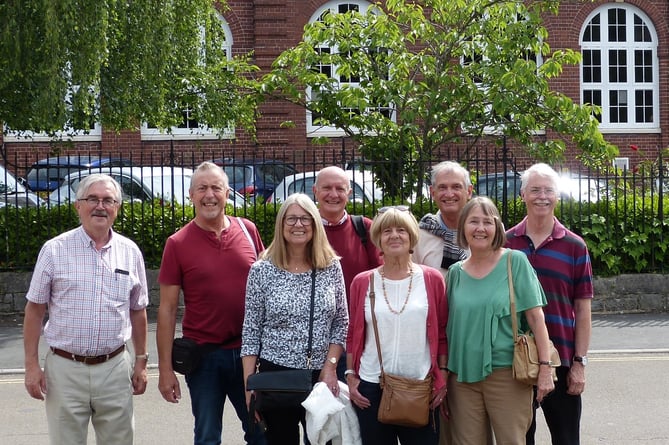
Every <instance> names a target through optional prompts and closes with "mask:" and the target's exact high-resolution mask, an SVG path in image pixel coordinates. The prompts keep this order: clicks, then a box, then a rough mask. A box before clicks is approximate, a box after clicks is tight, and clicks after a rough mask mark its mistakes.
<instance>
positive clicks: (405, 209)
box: [378, 205, 409, 215]
mask: <svg viewBox="0 0 669 445" xmlns="http://www.w3.org/2000/svg"><path fill="white" fill-rule="evenodd" d="M390 209H395V210H397V211H398V212H408V211H409V206H406V205H398V206H385V207H381V208H380V209H379V210H378V214H379V215H381V214H383V213H386V212H387V211H388V210H390Z"/></svg>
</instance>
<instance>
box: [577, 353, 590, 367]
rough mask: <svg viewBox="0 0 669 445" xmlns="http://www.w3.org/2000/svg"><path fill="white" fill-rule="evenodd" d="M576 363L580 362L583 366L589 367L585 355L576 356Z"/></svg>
mask: <svg viewBox="0 0 669 445" xmlns="http://www.w3.org/2000/svg"><path fill="white" fill-rule="evenodd" d="M574 361H575V362H579V363H580V364H582V365H583V366H587V365H588V357H586V356H585V355H575V356H574Z"/></svg>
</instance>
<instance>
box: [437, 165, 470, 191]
mask: <svg viewBox="0 0 669 445" xmlns="http://www.w3.org/2000/svg"><path fill="white" fill-rule="evenodd" d="M443 172H449V173H459V174H461V175H462V178H463V179H464V180H465V188H469V187H470V186H471V185H472V180H471V178H470V176H469V171H467V169H466V168H464V167H463V166H462V165H460V164H458V163H457V162H455V161H442V162H440V163H438V164H437V165H435V166H434V167H432V171H431V172H430V184H432V185H434V183H435V181H436V180H437V176H438V175H439V174H440V173H443Z"/></svg>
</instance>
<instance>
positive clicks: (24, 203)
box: [0, 165, 45, 207]
mask: <svg viewBox="0 0 669 445" xmlns="http://www.w3.org/2000/svg"><path fill="white" fill-rule="evenodd" d="M44 204H45V202H44V200H42V198H40V197H39V196H37V195H36V194H34V193H32V192H29V191H28V190H27V189H26V188H25V187H24V186H23V185H21V184H19V182H18V181H17V180H16V178H15V177H14V175H12V174H11V173H10V172H8V171H7V170H6V169H5V167H4V166H3V165H0V207H5V206H14V207H39V206H41V205H44Z"/></svg>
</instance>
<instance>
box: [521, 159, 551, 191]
mask: <svg viewBox="0 0 669 445" xmlns="http://www.w3.org/2000/svg"><path fill="white" fill-rule="evenodd" d="M532 176H539V177H541V178H547V179H550V181H551V183H552V184H553V188H554V189H555V192H556V193H558V192H559V191H560V190H559V189H560V175H558V174H557V172H556V171H555V170H553V168H551V166H550V165H548V164H544V163H543V162H539V163H537V164H534V165H532V166H531V167H530V168H528V169H527V170H525V171H524V172H523V174H522V175H520V191H521V192H524V191H525V188H526V187H527V183H528V182H529V181H530V178H531V177H532Z"/></svg>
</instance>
